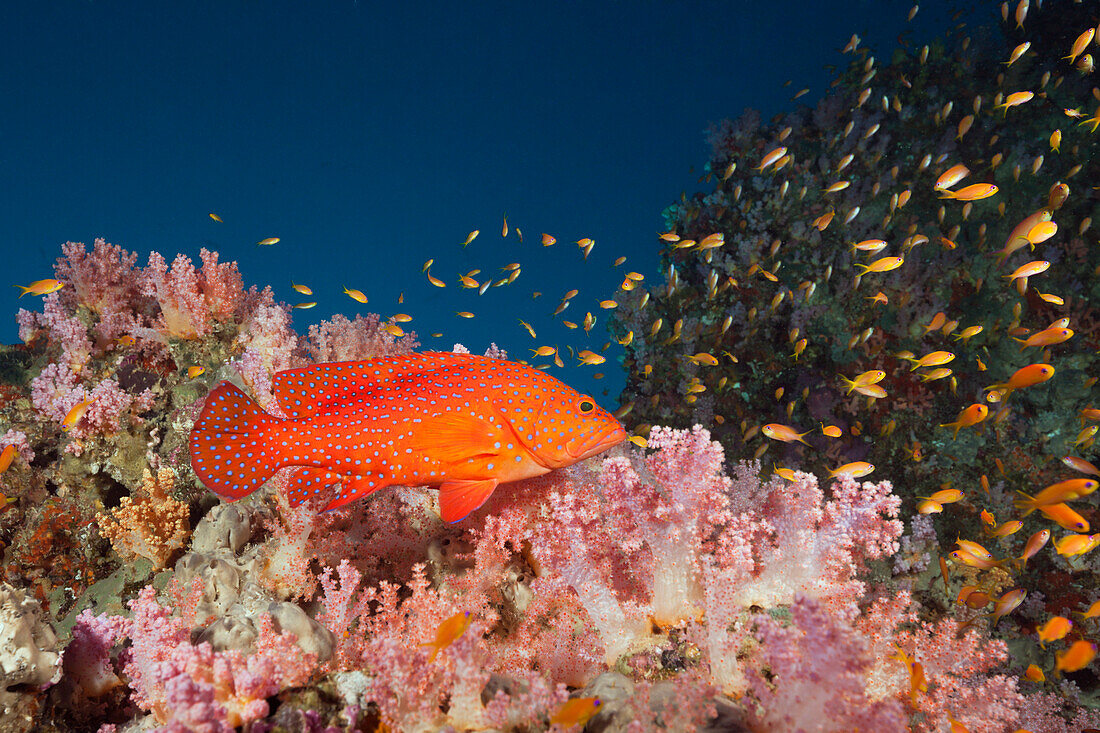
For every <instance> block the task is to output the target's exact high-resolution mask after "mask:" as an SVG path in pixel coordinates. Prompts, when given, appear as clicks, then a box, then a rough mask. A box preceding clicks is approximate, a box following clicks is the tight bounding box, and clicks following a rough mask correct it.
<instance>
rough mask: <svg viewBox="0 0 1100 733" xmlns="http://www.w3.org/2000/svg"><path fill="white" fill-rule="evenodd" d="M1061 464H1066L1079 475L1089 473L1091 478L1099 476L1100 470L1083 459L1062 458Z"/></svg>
mask: <svg viewBox="0 0 1100 733" xmlns="http://www.w3.org/2000/svg"><path fill="white" fill-rule="evenodd" d="M1062 463H1064V464H1066V465H1067V466H1069V467H1070V468H1072V469H1074V470H1075V471H1080V472H1081V473H1089V474H1092V475H1093V476H1100V468H1097V467H1096V466H1094V465H1093V464H1091V463H1089V462H1088V461H1086V460H1085V459H1084V458H1078V457H1077V456H1062Z"/></svg>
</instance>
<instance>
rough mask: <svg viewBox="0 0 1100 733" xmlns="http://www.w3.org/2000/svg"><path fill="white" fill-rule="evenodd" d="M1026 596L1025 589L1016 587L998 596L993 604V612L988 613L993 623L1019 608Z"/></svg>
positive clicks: (995, 623)
mask: <svg viewBox="0 0 1100 733" xmlns="http://www.w3.org/2000/svg"><path fill="white" fill-rule="evenodd" d="M1026 597H1027V590H1025V589H1024V588H1016V589H1014V590H1010V591H1008V592H1007V593H1005V594H1003V595H1002V596H1001V597H1000V598H998V599H997V603H996V605H995V606H993V613H991V614H989V615H990V616H992V617H993V625H994V626H996V625H997V622H998V621H1000V620H1001V619H1002V618H1004V617H1005V616H1007V615H1008V614H1010V613H1012V612H1013V611H1015V610H1016V609H1017V608H1019V607H1020V604H1021V603H1023V602H1024V598H1026Z"/></svg>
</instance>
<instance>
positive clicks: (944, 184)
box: [932, 163, 970, 191]
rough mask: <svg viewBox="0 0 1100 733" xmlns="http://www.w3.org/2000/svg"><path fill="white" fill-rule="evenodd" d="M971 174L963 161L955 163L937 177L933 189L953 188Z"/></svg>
mask: <svg viewBox="0 0 1100 733" xmlns="http://www.w3.org/2000/svg"><path fill="white" fill-rule="evenodd" d="M969 175H970V169H969V168H967V167H966V166H965V165H963V164H962V163H959V164H958V165H953V166H951V167H950V168H948V169H947V170H946V171H944V173H943V175H941V176H940V177H939V178H937V179H936V182H935V183H934V184H932V190H933V191H943V190H944V189H947V188H951V187H952V186H954V185H955V184H956V183H958V182H959V181H961V180H962V179H964V178H966V177H967V176H969Z"/></svg>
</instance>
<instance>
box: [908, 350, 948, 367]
mask: <svg viewBox="0 0 1100 733" xmlns="http://www.w3.org/2000/svg"><path fill="white" fill-rule="evenodd" d="M954 359H955V355H954V354H952V353H951V352H950V351H933V352H930V353H928V354H925V355H924V356H922V357H921V358H919V359H915V358H912V357H907V358H906V359H905V360H906V361H908V362H912V364H913V366H912V367H910V368H909V371H914V370H916V369H920V368H921V367H930V366H942V365H943V364H948V363H950V362H951V361H953V360H954Z"/></svg>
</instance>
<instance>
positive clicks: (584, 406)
mask: <svg viewBox="0 0 1100 733" xmlns="http://www.w3.org/2000/svg"><path fill="white" fill-rule="evenodd" d="M580 408H581V412H592V411H593V410H594V409H596V406H595V405H594V404H592V402H591V401H589V400H581V404H580Z"/></svg>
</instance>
